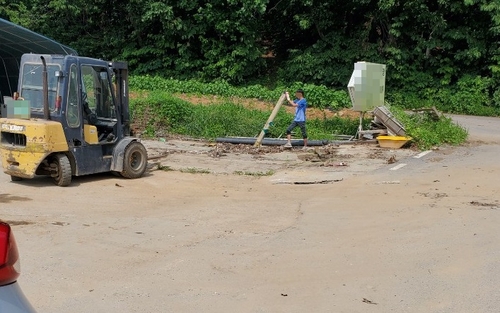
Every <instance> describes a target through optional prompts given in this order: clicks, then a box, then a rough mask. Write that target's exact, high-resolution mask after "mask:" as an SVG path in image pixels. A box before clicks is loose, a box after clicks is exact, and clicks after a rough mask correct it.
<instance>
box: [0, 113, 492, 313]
mask: <svg viewBox="0 0 500 313" xmlns="http://www.w3.org/2000/svg"><path fill="white" fill-rule="evenodd" d="M491 124H492V125H494V126H495V127H498V125H499V124H500V123H499V122H498V120H496V121H491ZM480 125H483V124H480ZM490 134H491V133H490ZM498 142H500V140H498V138H491V137H490V138H489V139H488V141H481V142H478V141H476V142H474V143H470V144H468V145H466V146H463V147H442V148H440V149H437V150H434V151H428V152H425V153H421V152H420V151H412V150H385V149H381V148H378V147H376V146H375V145H341V146H328V147H324V148H318V149H316V150H314V149H312V150H310V151H302V150H300V149H293V150H291V151H289V150H280V148H276V147H274V148H263V149H261V150H256V149H254V148H251V147H247V146H239V147H234V146H229V145H225V144H224V145H223V144H218V145H217V144H213V143H205V142H197V141H182V140H166V141H165V142H163V141H150V142H145V144H146V145H147V147H148V150H149V152H150V157H151V171H150V172H149V173H148V174H147V175H146V176H145V177H143V178H141V179H138V180H126V179H120V178H117V177H114V176H112V175H107V174H105V175H92V176H87V177H80V178H75V179H74V182H73V184H72V186H70V187H68V188H60V187H56V186H54V185H53V184H52V183H51V181H50V179H48V178H45V177H39V178H36V179H34V180H29V181H22V182H15V183H14V182H10V179H9V177H8V176H6V175H3V174H1V175H0V216H1V218H2V219H4V220H8V221H10V222H11V223H12V224H13V225H15V226H14V231H15V235H16V239H17V241H18V245H19V248H20V252H21V258H22V259H21V261H22V269H23V273H22V275H21V278H20V279H19V283H20V284H21V287H22V289H23V290H24V292H25V294H26V295H27V296H28V298H29V299H30V301H31V302H32V304H33V305H34V306H35V307H36V308H37V309H38V311H39V312H51V313H59V312H61V313H62V312H75V313H80V312H82V313H83V312H497V311H498V306H499V305H500V300H499V299H500V291H499V289H498V281H499V280H500V266H499V265H500V264H499V260H500V255H499V251H500V247H499V242H500V241H499V240H498V239H500V231H499V228H498V225H499V222H500V215H499V214H498V212H499V210H500V198H499V196H498V185H499V183H500V166H499V164H498V161H497V159H498V154H499V152H500V151H499V148H498V144H497V143H498ZM344 164H345V165H344Z"/></svg>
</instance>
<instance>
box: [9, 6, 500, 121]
mask: <svg viewBox="0 0 500 313" xmlns="http://www.w3.org/2000/svg"><path fill="white" fill-rule="evenodd" d="M0 17H4V18H7V19H10V20H11V21H13V22H15V23H19V24H21V25H23V26H25V27H28V28H29V29H32V30H34V31H37V32H40V33H42V34H44V35H47V36H49V37H51V38H54V39H55V40H57V41H60V42H62V43H64V44H67V45H70V46H72V47H73V48H75V49H77V50H78V51H79V53H80V54H82V55H86V56H91V57H99V58H105V59H124V60H126V61H128V62H129V64H130V67H131V69H132V70H133V71H134V73H135V74H149V75H161V76H163V77H167V78H175V79H182V80H185V79H196V80H205V81H212V80H225V81H228V82H230V83H231V84H239V85H255V84H256V83H259V84H263V85H265V86H271V87H273V88H272V89H274V90H277V89H276V86H290V85H291V84H292V83H293V82H296V81H301V82H305V83H307V84H315V85H323V86H326V87H328V89H339V90H340V89H341V90H345V85H346V83H347V81H348V79H349V77H350V74H351V72H352V67H353V63H354V62H356V61H360V60H365V61H370V62H379V63H385V64H387V65H388V72H387V73H388V76H387V86H388V88H387V90H388V93H389V99H390V100H391V101H392V102H395V103H398V104H401V105H404V106H406V107H412V106H420V105H421V103H422V101H424V103H429V104H433V105H438V106H440V108H442V109H445V110H448V111H453V112H463V113H480V114H496V113H497V112H498V111H499V110H498V109H499V108H500V91H499V90H500V89H499V88H498V87H499V86H500V2H499V1H491V0H453V1H444V0H433V1H428V0H407V1H395V0H378V1H369V0H352V1H340V0H288V1H283V0H212V1H206V0H178V1H171V0H165V1H158V0H141V1H139V0H120V1H118V0H106V1H104V0H85V1H84V0H71V1H70V0H0ZM278 90H279V88H278ZM311 96H312V95H311ZM336 96H337V95H336ZM328 97H329V96H328ZM326 102H327V103H328V104H327V105H329V103H330V102H331V100H327V101H326ZM318 105H319V106H322V105H323V104H318Z"/></svg>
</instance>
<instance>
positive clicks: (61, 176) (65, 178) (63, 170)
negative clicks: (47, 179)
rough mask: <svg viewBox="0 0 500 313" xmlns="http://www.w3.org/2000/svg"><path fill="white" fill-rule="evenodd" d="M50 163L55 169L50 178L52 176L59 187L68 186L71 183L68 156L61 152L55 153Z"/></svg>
mask: <svg viewBox="0 0 500 313" xmlns="http://www.w3.org/2000/svg"><path fill="white" fill-rule="evenodd" d="M50 165H51V167H52V168H54V170H55V173H54V174H53V175H52V178H54V182H55V183H56V185H58V186H60V187H66V186H69V185H70V184H71V176H72V172H71V163H69V159H68V157H67V156H66V155H65V154H63V153H59V154H56V155H55V156H54V158H53V159H52V162H51V164H50Z"/></svg>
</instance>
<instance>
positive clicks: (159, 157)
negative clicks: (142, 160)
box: [148, 152, 169, 161]
mask: <svg viewBox="0 0 500 313" xmlns="http://www.w3.org/2000/svg"><path fill="white" fill-rule="evenodd" d="M168 155H169V153H168V152H167V153H164V154H160V155H155V156H151V157H148V161H151V160H157V159H163V158H166V157H167V156H168Z"/></svg>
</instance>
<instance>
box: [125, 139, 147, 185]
mask: <svg viewBox="0 0 500 313" xmlns="http://www.w3.org/2000/svg"><path fill="white" fill-rule="evenodd" d="M147 166H148V153H147V151H146V148H144V145H143V144H142V143H140V142H137V141H133V142H131V143H130V144H129V145H128V146H127V148H125V157H124V160H123V171H122V173H121V174H122V176H123V177H125V178H139V177H141V176H142V175H144V172H145V171H146V168H147Z"/></svg>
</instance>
